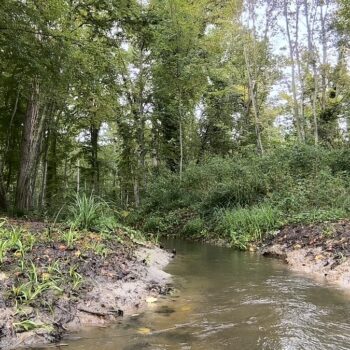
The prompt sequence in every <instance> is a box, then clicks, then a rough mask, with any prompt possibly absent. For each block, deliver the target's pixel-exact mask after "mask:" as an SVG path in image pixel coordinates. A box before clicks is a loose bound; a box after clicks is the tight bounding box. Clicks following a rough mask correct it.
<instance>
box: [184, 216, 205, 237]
mask: <svg viewBox="0 0 350 350" xmlns="http://www.w3.org/2000/svg"><path fill="white" fill-rule="evenodd" d="M204 228H205V223H204V220H203V219H201V218H194V219H192V220H189V221H188V222H187V223H186V224H185V226H184V228H183V229H182V233H183V234H184V235H187V236H196V235H201V234H202V232H203V230H204Z"/></svg>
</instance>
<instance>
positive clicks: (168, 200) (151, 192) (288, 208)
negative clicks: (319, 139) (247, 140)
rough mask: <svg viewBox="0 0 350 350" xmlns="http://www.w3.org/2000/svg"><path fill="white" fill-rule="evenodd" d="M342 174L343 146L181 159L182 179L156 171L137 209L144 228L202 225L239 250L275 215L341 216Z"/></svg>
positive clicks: (346, 156)
mask: <svg viewBox="0 0 350 350" xmlns="http://www.w3.org/2000/svg"><path fill="white" fill-rule="evenodd" d="M349 173H350V152H349V151H348V150H336V151H334V150H333V151H330V150H327V149H325V148H322V147H314V146H308V145H296V146H288V147H285V148H279V149H278V150H274V151H272V152H269V153H266V154H265V155H264V156H258V155H256V154H254V153H253V152H252V153H250V154H247V155H246V157H245V158H243V157H241V156H233V157H232V158H220V157H214V158H211V159H207V160H205V162H203V163H202V164H191V165H189V166H188V167H187V168H186V169H185V171H184V173H183V176H182V181H180V179H179V176H178V175H176V174H169V173H164V174H163V175H158V176H157V177H156V178H155V179H154V180H153V182H152V184H151V185H150V186H149V188H148V189H147V191H146V193H145V198H144V204H143V207H142V208H141V211H140V212H139V213H140V215H141V216H143V217H144V218H145V217H146V218H147V219H146V220H145V219H143V221H145V228H146V229H147V230H149V231H155V232H161V233H162V232H167V233H168V232H177V233H178V232H182V233H183V234H186V235H194V234H196V233H198V232H200V231H201V230H203V229H204V227H206V228H208V232H213V234H215V233H217V234H218V233H220V234H223V233H224V234H226V236H227V237H229V238H230V239H232V240H233V242H234V244H235V245H237V246H240V247H241V248H242V247H244V246H246V245H247V242H249V241H251V240H252V239H253V240H254V239H260V237H261V236H262V235H263V234H264V233H265V232H268V231H269V230H271V229H274V228H275V227H278V226H280V225H281V224H282V223H281V218H283V224H288V223H294V222H305V223H309V222H318V221H322V220H326V221H328V220H333V219H334V220H336V219H338V218H345V217H347V216H348V215H349V212H350V188H349V184H350V181H349ZM186 212H187V213H192V214H193V215H192V216H191V215H188V216H186V215H184V213H186ZM199 218H201V219H199ZM204 220H205V225H204ZM181 228H182V229H181Z"/></svg>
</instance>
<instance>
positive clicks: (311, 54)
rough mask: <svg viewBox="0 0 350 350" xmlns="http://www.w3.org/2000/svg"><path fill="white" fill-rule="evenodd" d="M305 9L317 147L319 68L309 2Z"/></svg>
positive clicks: (305, 1) (305, 4)
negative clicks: (312, 79)
mask: <svg viewBox="0 0 350 350" xmlns="http://www.w3.org/2000/svg"><path fill="white" fill-rule="evenodd" d="M304 8H305V20H306V29H307V39H308V51H309V52H308V56H309V57H308V60H309V61H310V63H311V67H312V72H313V78H314V91H313V94H312V115H313V121H314V139H315V145H317V144H318V139H319V137H318V116H317V95H318V76H317V67H316V62H317V61H316V51H315V50H314V45H313V42H312V33H311V27H310V19H309V5H308V2H307V0H304Z"/></svg>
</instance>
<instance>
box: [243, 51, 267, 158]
mask: <svg viewBox="0 0 350 350" xmlns="http://www.w3.org/2000/svg"><path fill="white" fill-rule="evenodd" d="M244 59H245V64H246V69H247V75H248V85H249V96H250V100H251V102H252V108H253V114H254V126H255V134H256V145H257V149H258V152H259V153H260V154H264V147H263V144H262V139H261V129H260V120H259V119H260V118H259V113H258V106H257V101H256V92H255V90H256V86H255V81H253V79H252V76H251V71H250V62H249V59H248V53H247V50H246V48H244Z"/></svg>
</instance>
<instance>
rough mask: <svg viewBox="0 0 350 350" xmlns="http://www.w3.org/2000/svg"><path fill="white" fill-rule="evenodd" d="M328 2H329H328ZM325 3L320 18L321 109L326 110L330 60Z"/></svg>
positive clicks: (321, 8)
mask: <svg viewBox="0 0 350 350" xmlns="http://www.w3.org/2000/svg"><path fill="white" fill-rule="evenodd" d="M326 3H327V2H326ZM323 6H324V5H323V4H322V3H321V4H320V11H321V13H320V20H321V40H322V70H321V75H322V100H321V109H322V111H325V110H326V93H327V61H328V48H327V29H326V21H327V15H328V14H327V10H328V3H327V8H326V12H325V13H324V11H323Z"/></svg>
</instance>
